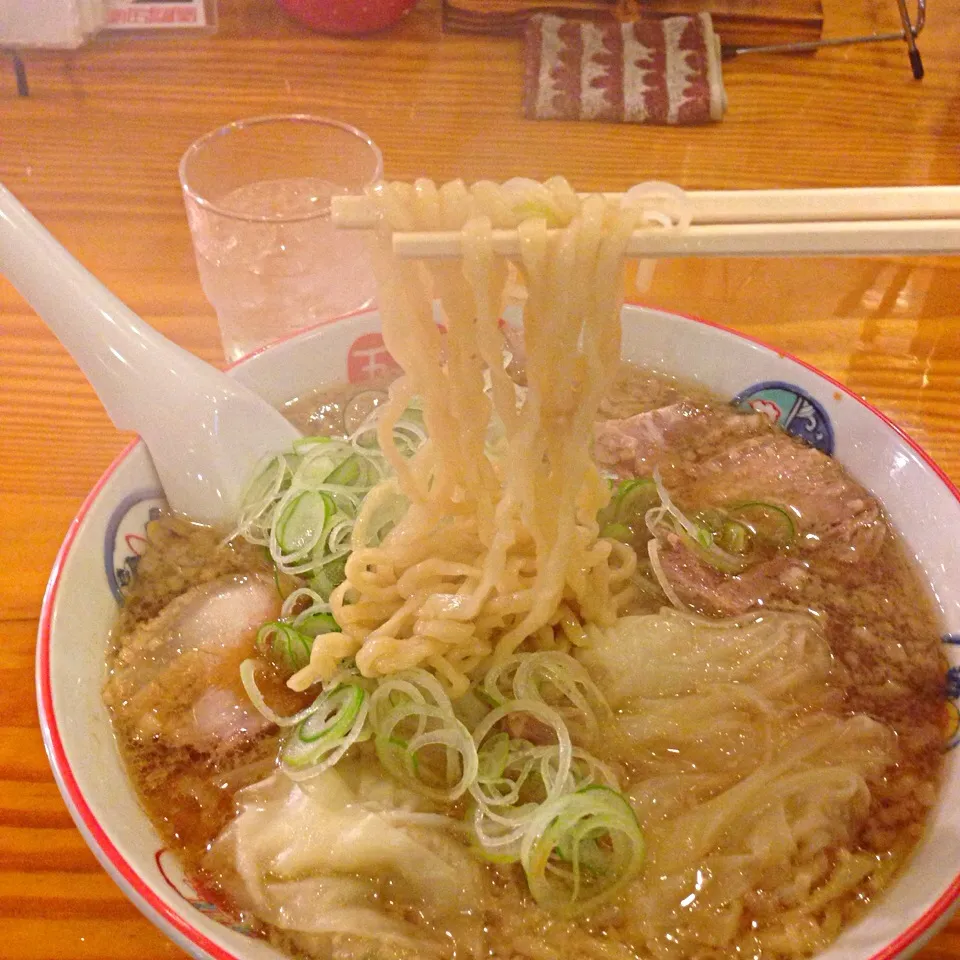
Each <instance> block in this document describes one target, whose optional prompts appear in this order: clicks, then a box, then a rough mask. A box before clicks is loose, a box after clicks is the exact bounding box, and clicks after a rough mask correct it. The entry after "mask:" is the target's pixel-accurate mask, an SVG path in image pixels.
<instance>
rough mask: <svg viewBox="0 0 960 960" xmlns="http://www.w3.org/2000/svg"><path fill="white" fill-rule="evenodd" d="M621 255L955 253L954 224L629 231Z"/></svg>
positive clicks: (441, 242) (403, 247)
mask: <svg viewBox="0 0 960 960" xmlns="http://www.w3.org/2000/svg"><path fill="white" fill-rule="evenodd" d="M393 249H394V252H395V253H396V254H397V256H400V257H405V258H418V259H419V258H427V257H429V258H431V259H437V258H439V259H446V258H453V257H458V256H460V255H461V249H460V234H459V233H456V232H445V231H437V232H430V233H427V232H424V233H413V232H411V233H395V234H394V236H393ZM493 249H494V250H495V251H496V252H497V253H498V254H501V255H502V256H507V257H515V256H518V255H519V253H520V236H519V234H518V233H517V231H516V230H494V231H493ZM626 252H627V256H630V257H644V258H647V257H649V258H662V257H781V256H840V255H860V256H868V255H873V256H876V255H883V254H906V253H914V254H919V253H940V254H945V253H960V219H952V220H863V221H854V220H850V221H841V222H836V221H827V222H821V223H818V222H813V223H734V224H705V225H698V224H694V225H693V226H691V227H689V228H688V229H687V230H685V231H682V232H681V231H674V230H669V229H663V228H661V227H653V228H650V229H648V230H637V231H635V232H634V234H633V236H632V237H631V238H630V241H629V243H628V244H627V251H626Z"/></svg>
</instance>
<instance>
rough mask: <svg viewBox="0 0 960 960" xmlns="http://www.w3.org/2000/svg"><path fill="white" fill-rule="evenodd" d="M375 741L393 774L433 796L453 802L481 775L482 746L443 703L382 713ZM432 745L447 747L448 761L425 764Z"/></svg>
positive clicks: (413, 705)
mask: <svg viewBox="0 0 960 960" xmlns="http://www.w3.org/2000/svg"><path fill="white" fill-rule="evenodd" d="M379 692H380V691H379V689H378V690H377V692H376V693H375V694H374V698H376V697H377V694H379ZM409 728H412V730H411V732H410V733H409V734H407V732H406V731H407V730H408V729H409ZM373 742H374V746H375V747H376V750H377V756H378V757H379V759H380V762H381V764H382V765H383V767H384V768H385V769H386V770H387V772H388V773H390V774H391V775H392V776H394V777H395V778H396V779H397V780H399V781H400V782H401V783H404V784H406V785H407V786H409V787H411V788H412V789H414V790H416V791H418V792H419V793H422V794H423V795H424V796H427V797H430V798H431V799H434V800H440V801H444V802H447V803H450V802H453V801H454V800H456V799H458V798H459V797H461V796H463V794H464V793H466V791H467V788H468V787H469V786H470V784H471V783H473V782H474V780H475V779H476V776H477V750H476V747H475V746H474V743H473V740H472V739H471V737H470V731H469V730H467V728H466V727H465V726H464V725H463V724H462V723H461V722H460V721H459V720H457V718H456V717H454V716H453V714H452V713H449V712H447V711H444V710H442V709H441V708H440V707H434V706H430V705H429V704H425V703H417V702H416V701H413V700H411V701H408V702H407V703H404V704H401V705H400V706H398V707H395V708H394V709H393V710H391V711H390V712H389V713H388V714H387V715H386V716H382V715H379V722H377V723H375V725H374V740H373ZM431 746H435V747H441V748H442V753H443V763H442V764H437V763H433V764H428V763H425V762H423V759H422V758H421V757H420V756H419V755H420V753H421V751H423V750H425V749H426V748H428V747H431Z"/></svg>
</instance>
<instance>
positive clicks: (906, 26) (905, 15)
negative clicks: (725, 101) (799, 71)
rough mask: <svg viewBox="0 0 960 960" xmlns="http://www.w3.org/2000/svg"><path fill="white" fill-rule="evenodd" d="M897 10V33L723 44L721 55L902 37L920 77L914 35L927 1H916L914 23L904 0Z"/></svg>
mask: <svg viewBox="0 0 960 960" xmlns="http://www.w3.org/2000/svg"><path fill="white" fill-rule="evenodd" d="M897 6H898V7H899V9H900V22H901V23H902V24H903V29H902V30H901V31H900V32H899V33H873V34H870V35H868V36H862V37H837V38H836V39H833V40H809V41H806V42H805V43H779V44H771V45H767V46H761V47H725V48H724V50H723V53H724V56H727V57H739V56H741V55H743V54H745V53H804V52H806V51H810V50H819V49H820V48H821V47H846V46H849V45H850V44H854V43H886V42H888V41H891V40H902V41H905V42H906V44H907V55H908V56H909V57H910V67H911V69H912V70H913V76H914V79H916V80H922V79H923V60H922V59H921V58H920V51H919V50H918V49H917V37H918V36H919V35H920V31H921V30H923V27H924V24H925V23H926V22H927V0H917V19H916V22H915V23H914V22H913V21H912V20H911V19H910V11H909V10H908V9H907V0H897Z"/></svg>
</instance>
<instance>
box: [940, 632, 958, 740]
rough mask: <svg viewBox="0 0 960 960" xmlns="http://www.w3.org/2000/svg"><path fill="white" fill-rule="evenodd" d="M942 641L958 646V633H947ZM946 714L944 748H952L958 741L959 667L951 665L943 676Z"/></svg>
mask: <svg viewBox="0 0 960 960" xmlns="http://www.w3.org/2000/svg"><path fill="white" fill-rule="evenodd" d="M943 642H944V643H945V644H947V645H948V646H951V647H960V633H948V634H946V635H945V636H944V637H943ZM944 679H945V683H944V692H945V694H946V705H947V714H946V720H945V727H946V729H945V731H944V733H945V735H946V743H945V744H944V749H946V750H952V749H953V748H954V747H955V746H956V745H957V744H958V743H960V667H956V666H951V667H949V668H948V669H947V675H946V677H945V678H944Z"/></svg>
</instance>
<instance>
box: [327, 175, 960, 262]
mask: <svg viewBox="0 0 960 960" xmlns="http://www.w3.org/2000/svg"><path fill="white" fill-rule="evenodd" d="M606 196H607V197H610V198H614V199H615V198H618V197H620V196H622V195H621V194H614V193H608V194H606ZM687 197H688V198H689V199H690V201H691V203H692V208H693V219H692V222H691V225H690V227H688V228H687V229H686V230H677V229H671V228H664V227H660V226H651V227H649V228H644V229H640V230H636V231H634V233H633V236H632V237H631V239H630V242H629V244H628V245H627V255H628V256H631V257H657V258H659V257H691V256H692V257H780V256H836V255H860V256H867V255H882V254H907V253H913V254H921V253H928V254H934V253H938V254H956V253H960V186H949V187H858V188H850V189H846V188H844V189H815V190H704V191H691V192H688V193H687ZM377 217H378V214H377V207H376V204H375V203H374V201H372V200H371V199H369V198H367V197H362V196H342V197H334V198H333V205H332V218H333V223H334V225H335V226H337V227H340V228H345V229H372V228H373V227H375V226H376V225H377ZM393 248H394V252H395V253H396V254H397V255H398V256H400V257H409V258H452V257H458V256H460V255H461V248H460V234H459V232H457V231H431V232H395V233H394V235H393ZM493 248H494V250H495V251H496V252H497V253H498V254H501V255H503V256H508V257H514V256H517V255H519V253H520V238H519V235H518V233H517V231H516V230H494V231H493Z"/></svg>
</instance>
